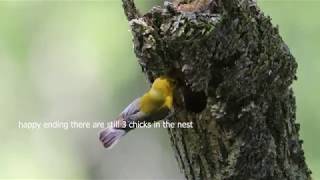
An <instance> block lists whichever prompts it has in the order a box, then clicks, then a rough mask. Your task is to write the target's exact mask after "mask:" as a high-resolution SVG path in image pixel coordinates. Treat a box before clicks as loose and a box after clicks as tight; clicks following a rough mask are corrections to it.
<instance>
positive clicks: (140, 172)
mask: <svg viewBox="0 0 320 180" xmlns="http://www.w3.org/2000/svg"><path fill="white" fill-rule="evenodd" d="M158 4H161V3H158ZM259 4H260V5H261V8H262V10H263V11H265V13H266V14H268V15H270V16H271V17H272V19H273V23H274V24H278V25H279V27H280V33H281V35H282V36H283V38H284V40H285V41H286V42H287V44H288V45H289V47H290V49H291V51H292V53H293V54H294V56H295V57H296V59H297V61H298V63H299V69H298V81H296V82H295V84H294V88H295V92H296V96H297V107H298V112H297V120H298V121H299V122H300V123H301V137H302V139H304V149H305V154H306V158H307V161H308V164H309V167H310V168H311V169H312V171H313V178H314V179H320V154H319V152H320V145H319V144H318V143H317V142H318V141H317V139H316V138H315V137H318V136H320V131H319V130H320V121H319V118H320V111H318V110H317V108H318V105H319V102H320V101H319V100H320V97H319V95H318V94H317V93H318V92H320V84H319V80H317V75H319V73H320V62H319V61H317V59H318V58H319V51H318V48H319V45H320V44H319V42H320V36H318V32H320V22H319V21H318V17H319V15H320V11H319V8H320V2H319V1H286V0H283V1H261V2H259ZM152 5H153V3H152V2H151V1H146V0H145V1H143V0H140V1H138V7H139V9H142V11H143V12H145V11H146V10H147V9H149V8H150V7H151V6H152ZM128 30H129V28H128V24H127V20H126V18H125V16H124V15H123V10H122V7H121V2H120V1H1V2H0V96H1V99H2V100H1V102H0V106H1V108H0V122H1V126H0V141H1V148H0V178H64V179H66V178H82V179H94V178H96V179H98V178H109V179H114V178H133V179H140V178H149V179H150V178H153V179H154V178H166V179H168V178H171V179H182V178H183V176H182V175H181V174H180V172H179V170H178V167H177V163H176V162H175V159H174V155H173V152H172V149H171V147H170V144H169V139H168V135H167V134H166V130H164V129H148V130H140V131H135V132H132V133H131V134H130V136H128V137H126V138H124V140H123V141H122V142H121V143H120V144H119V145H118V146H117V148H116V149H113V150H111V151H105V150H104V149H103V148H102V147H101V145H100V144H99V142H98V140H97V129H82V130H81V129H80V130H68V131H65V130H58V129H40V130H26V129H18V125H17V124H18V121H53V120H61V121H68V120H78V121H101V120H104V121H110V120H112V119H113V118H114V117H116V116H117V114H118V113H119V112H120V111H121V110H122V108H123V107H124V106H126V104H128V103H129V102H130V101H132V100H133V99H134V98H135V97H137V96H139V95H140V94H142V93H143V92H144V91H145V89H146V88H147V83H146V81H145V80H144V77H143V74H142V73H141V69H140V67H139V66H138V64H137V62H136V57H135V55H134V53H133V49H132V43H131V34H130V32H129V31H128Z"/></svg>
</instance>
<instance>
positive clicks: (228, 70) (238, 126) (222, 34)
mask: <svg viewBox="0 0 320 180" xmlns="http://www.w3.org/2000/svg"><path fill="white" fill-rule="evenodd" d="M123 4H124V9H125V13H126V15H127V17H128V20H129V23H130V26H131V29H132V33H133V41H134V50H135V53H136V55H137V57H138V58H139V63H140V65H141V67H142V70H143V72H145V73H146V74H147V76H148V79H149V80H150V81H151V82H152V81H153V79H154V78H156V77H158V76H160V75H168V76H170V77H172V78H174V79H176V80H177V82H178V83H177V87H176V92H175V99H174V102H175V115H174V116H173V117H172V118H171V120H172V121H173V122H192V123H193V128H189V129H182V128H173V129H169V134H170V136H171V141H172V146H173V148H174V150H175V155H176V158H177V160H178V162H179V166H180V168H181V169H182V171H183V173H184V174H185V177H186V179H201V180H203V179H215V180H222V179H228V180H229V179H230V180H231V179H233V180H250V179H266V180H284V179H290V180H300V179H301V180H306V179H311V178H310V174H311V172H310V170H309V169H308V167H307V165H306V163H305V157H304V152H303V150H302V146H301V144H302V141H301V140H299V124H296V123H295V119H296V114H295V112H296V103H295V97H294V95H293V91H292V87H291V84H292V82H293V80H295V79H296V69H297V63H296V61H295V59H294V57H293V56H292V55H291V53H290V52H289V49H288V47H287V45H286V44H285V43H284V42H283V40H282V38H281V37H280V35H279V32H278V28H277V27H274V26H273V25H272V24H271V20H270V18H269V17H267V16H265V15H264V14H263V13H262V12H261V11H260V9H259V8H258V7H257V4H256V3H255V1H253V0H252V1H250V0H244V1H240V0H224V1H223V3H222V2H218V3H217V4H216V6H214V9H210V12H209V11H207V12H205V13H180V12H177V11H175V9H174V8H172V7H171V6H169V5H168V6H167V7H165V8H160V7H154V8H153V9H152V10H150V11H149V12H148V13H146V14H145V15H143V16H140V15H139V14H138V12H137V10H136V8H135V6H134V2H133V0H123Z"/></svg>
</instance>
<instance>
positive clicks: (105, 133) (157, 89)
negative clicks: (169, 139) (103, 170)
mask: <svg viewBox="0 0 320 180" xmlns="http://www.w3.org/2000/svg"><path fill="white" fill-rule="evenodd" d="M173 90H174V81H173V80H172V79H170V78H168V77H165V76H161V77H159V78H157V79H156V80H155V81H154V82H153V84H152V86H151V88H150V90H149V91H148V92H146V93H145V94H144V95H143V96H142V97H139V98H137V99H136V100H134V101H133V102H132V103H131V104H129V105H128V106H127V107H126V108H125V109H124V110H123V111H122V113H120V115H119V117H118V118H117V119H116V120H115V121H114V122H113V125H115V126H116V127H114V126H112V127H107V128H105V129H103V130H102V131H101V132H100V137H99V138H100V141H101V142H102V144H103V145H104V147H105V148H111V147H112V146H113V145H114V144H116V143H117V142H118V141H119V140H120V138H121V137H122V136H124V135H125V134H127V132H129V131H130V130H132V129H134V128H133V127H132V126H130V124H132V123H139V122H154V121H157V120H161V119H165V118H166V117H168V116H169V115H171V114H172V113H173Z"/></svg>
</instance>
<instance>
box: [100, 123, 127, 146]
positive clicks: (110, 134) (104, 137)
mask: <svg viewBox="0 0 320 180" xmlns="http://www.w3.org/2000/svg"><path fill="white" fill-rule="evenodd" d="M126 133H127V132H126V131H125V130H124V129H116V128H112V127H108V128H105V129H103V130H101V131H100V137H99V138H100V141H101V142H102V144H103V146H104V147H105V148H108V149H111V148H112V146H113V145H115V144H117V142H118V141H119V140H120V138H121V137H122V136H124V135H125V134H126Z"/></svg>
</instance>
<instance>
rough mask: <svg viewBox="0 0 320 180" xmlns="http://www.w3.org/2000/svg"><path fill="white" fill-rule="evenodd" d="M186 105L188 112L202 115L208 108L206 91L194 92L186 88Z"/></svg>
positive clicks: (184, 92)
mask: <svg viewBox="0 0 320 180" xmlns="http://www.w3.org/2000/svg"><path fill="white" fill-rule="evenodd" d="M183 97H184V104H185V108H186V110H187V111H188V112H194V113H200V112H202V111H203V110H204V109H205V108H206V106H207V96H206V93H205V92H204V91H199V92H196V91H192V90H191V89H190V88H185V89H184V91H183Z"/></svg>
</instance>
